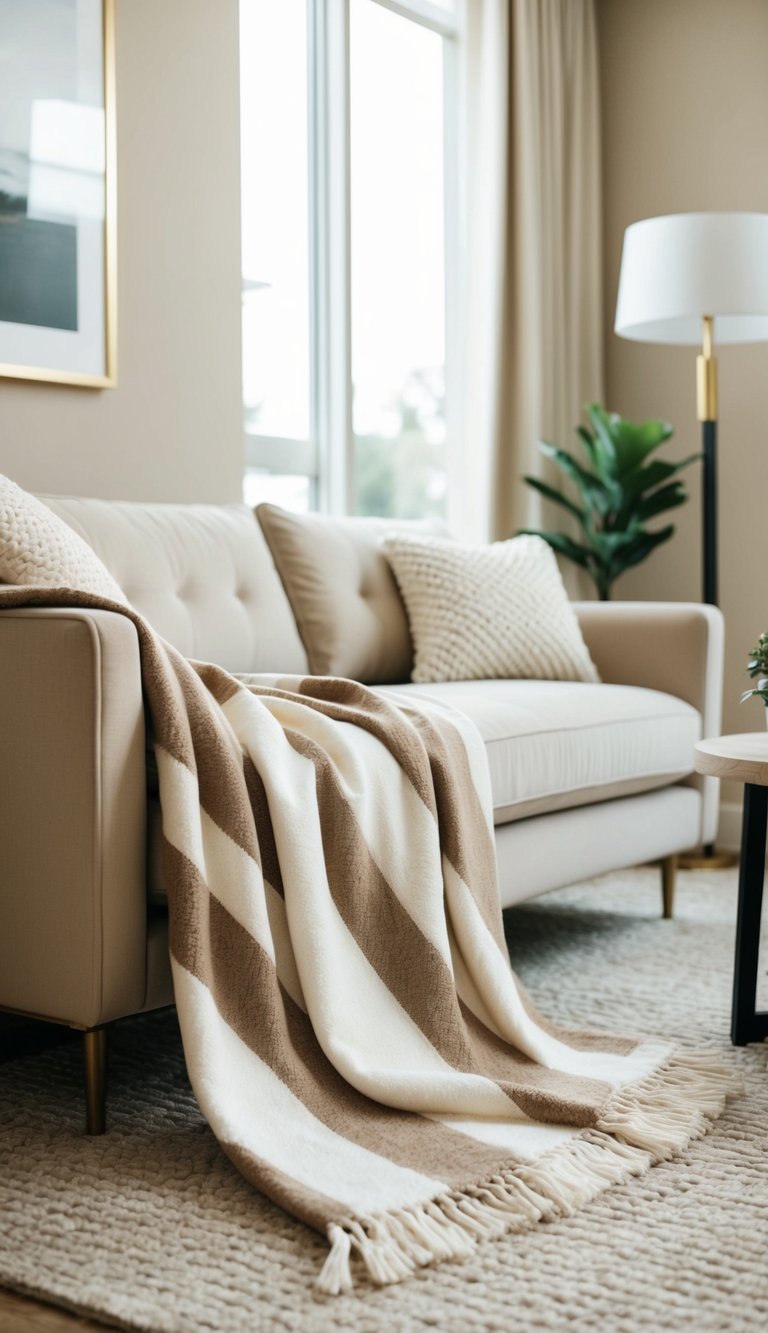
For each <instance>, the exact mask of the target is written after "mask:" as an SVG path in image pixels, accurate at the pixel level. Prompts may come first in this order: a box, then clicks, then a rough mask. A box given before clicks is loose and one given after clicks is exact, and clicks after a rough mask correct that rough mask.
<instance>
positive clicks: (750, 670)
mask: <svg viewBox="0 0 768 1333" xmlns="http://www.w3.org/2000/svg"><path fill="white" fill-rule="evenodd" d="M747 674H748V675H749V676H751V677H752V678H753V679H754V677H755V676H757V685H755V686H754V687H753V688H752V689H751V690H745V691H744V693H743V694H742V696H741V700H740V702H741V703H743V702H744V700H745V699H751V698H752V696H753V695H757V696H758V698H760V699H762V701H763V703H764V704H765V706H766V708H768V630H766V632H765V633H764V634H761V635H760V638H759V639H758V641H757V646H756V647H755V648H753V649H752V651H751V653H750V654H749V661H748V662H747ZM766 721H768V714H767V715H766Z"/></svg>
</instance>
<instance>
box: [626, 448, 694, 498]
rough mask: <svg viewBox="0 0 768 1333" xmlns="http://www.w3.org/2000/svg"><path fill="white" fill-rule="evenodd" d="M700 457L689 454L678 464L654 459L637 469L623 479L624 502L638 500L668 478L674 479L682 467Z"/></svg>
mask: <svg viewBox="0 0 768 1333" xmlns="http://www.w3.org/2000/svg"><path fill="white" fill-rule="evenodd" d="M701 456H702V455H701V454H691V455H690V457H689V458H684V459H683V460H682V461H681V462H680V463H668V462H666V460H665V459H662V458H655V459H654V460H653V462H652V463H648V465H647V466H646V467H643V468H639V469H638V470H637V471H636V472H634V473H632V475H631V476H629V477H625V478H624V480H623V481H622V489H623V491H624V496H625V500H634V499H638V498H639V497H640V496H641V495H644V494H645V492H646V491H651V490H654V489H655V488H656V487H657V486H660V485H661V484H662V483H663V482H665V481H669V479H670V477H674V476H675V474H676V473H678V472H680V471H681V470H682V469H683V468H684V467H688V466H689V465H690V464H691V463H695V462H696V461H697V459H699V458H701Z"/></svg>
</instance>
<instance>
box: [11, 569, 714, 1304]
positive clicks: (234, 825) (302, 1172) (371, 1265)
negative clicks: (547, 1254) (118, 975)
mask: <svg viewBox="0 0 768 1333" xmlns="http://www.w3.org/2000/svg"><path fill="white" fill-rule="evenodd" d="M41 603H49V604H50V603H53V604H58V605H61V604H70V605H72V604H77V605H84V606H102V607H107V608H111V609H113V610H116V611H119V612H120V613H122V614H125V615H129V616H130V617H131V619H133V620H134V622H135V624H136V628H137V631H138V634H139V638H140V644H141V658H142V671H143V683H144V691H145V696H146V701H147V708H148V712H149V715H150V718H151V724H152V728H153V733H154V744H155V749H156V753H157V764H158V772H159V784H160V800H161V805H162V823H163V839H164V856H165V862H164V864H165V874H166V880H167V888H168V903H169V914H170V941H171V961H172V966H173V977H174V985H175V992H176V1001H177V1005H178V1013H179V1020H180V1024H181V1030H182V1036H183V1041H184V1049H185V1054H186V1060H187V1066H188V1069H189V1074H190V1078H191V1081H192V1085H193V1088H194V1091H195V1094H196V1096H197V1099H198V1101H199V1104H200V1107H201V1108H202V1111H203V1113H204V1115H205V1116H206V1117H207V1119H208V1121H209V1123H210V1125H211V1128H212V1129H213V1131H214V1133H215V1134H216V1136H217V1138H218V1140H219V1142H220V1143H221V1146H222V1148H223V1149H224V1151H225V1152H226V1153H227V1154H228V1155H229V1157H230V1158H231V1159H232V1161H233V1162H234V1163H235V1164H236V1166H237V1167H238V1168H239V1170H240V1171H241V1172H242V1173H243V1174H244V1175H245V1176H246V1177H247V1178H248V1180H249V1181H251V1182H252V1183H253V1184H254V1185H255V1186H256V1187H257V1188H258V1189H259V1190H262V1191H263V1192H264V1193H265V1194H267V1195H269V1196H270V1197H271V1198H272V1199H273V1200H275V1201H276V1202H277V1203H278V1204H280V1205H282V1206H283V1207H284V1208H286V1209H287V1210H289V1211H290V1212H291V1213H293V1214H295V1215H296V1216H297V1217H299V1218H301V1219H303V1220H304V1221H305V1222H306V1223H308V1224H309V1225H310V1226H312V1227H315V1228H317V1229H318V1230H319V1231H321V1232H322V1233H324V1234H325V1235H326V1236H327V1238H328V1242H329V1254H328V1258H327V1261H326V1263H325V1266H324V1267H323V1270H322V1272H321V1273H320V1274H319V1277H318V1279H317V1285H318V1288H319V1290H320V1291H322V1292H324V1293H328V1294H335V1293H338V1292H342V1291H346V1290H348V1289H349V1287H350V1285H351V1282H352V1263H351V1260H355V1263H356V1264H357V1266H358V1267H359V1266H360V1264H359V1261H360V1260H361V1261H362V1265H363V1266H364V1268H365V1270H367V1273H368V1275H369V1277H370V1279H371V1280H372V1281H373V1282H375V1283H389V1282H398V1281H400V1280H401V1279H403V1278H406V1277H407V1276H408V1275H409V1274H410V1273H411V1272H413V1270H414V1269H415V1268H416V1267H417V1266H419V1265H423V1264H430V1263H434V1262H436V1261H438V1260H443V1259H450V1258H460V1257H461V1256H464V1255H467V1254H468V1253H469V1252H470V1251H471V1250H472V1249H473V1248H474V1247H475V1246H476V1245H477V1244H479V1243H483V1242H485V1241H487V1240H488V1239H489V1238H492V1237H494V1236H496V1235H499V1234H500V1233H502V1232H505V1231H508V1230H516V1229H520V1228H523V1227H529V1226H531V1225H534V1224H535V1223H537V1222H538V1221H539V1220H541V1219H547V1218H552V1217H554V1216H558V1215H564V1214H569V1213H570V1212H572V1210H574V1209H575V1208H578V1207H580V1206H581V1205H582V1204H584V1203H585V1202H587V1201H588V1200H589V1199H591V1198H592V1197H593V1196H594V1195H595V1194H597V1193H598V1192H599V1191H600V1190H602V1189H604V1188H606V1187H607V1186H609V1185H611V1184H612V1183H614V1182H616V1181H620V1180H622V1179H624V1178H625V1177H627V1176H629V1175H638V1174H641V1173H642V1172H644V1171H646V1170H647V1169H648V1168H649V1167H650V1166H652V1165H653V1163H654V1162H657V1161H658V1160H659V1159H661V1158H666V1157H669V1156H670V1155H671V1154H674V1153H676V1152H678V1151H680V1150H681V1149H682V1148H683V1147H684V1146H685V1145H686V1143H687V1142H688V1141H689V1140H690V1139H691V1138H692V1137H695V1136H697V1135H700V1134H702V1133H704V1131H705V1129H706V1128H707V1125H708V1122H709V1120H710V1119H711V1118H713V1117H715V1116H717V1115H718V1114H719V1112H720V1111H721V1109H722V1106H723V1103H724V1099H725V1097H726V1096H727V1095H728V1093H729V1092H731V1091H732V1080H731V1075H730V1073H729V1072H728V1071H727V1070H726V1069H725V1068H724V1067H722V1066H721V1065H720V1064H719V1063H718V1061H717V1060H716V1059H715V1058H714V1057H713V1056H712V1055H711V1054H709V1055H708V1054H706V1053H703V1054H698V1055H697V1054H690V1053H684V1052H681V1051H679V1050H677V1051H675V1050H674V1049H673V1048H672V1047H671V1046H670V1045H669V1044H668V1043H666V1042H661V1041H656V1040H645V1039H642V1038H638V1037H620V1036H615V1035H613V1034H610V1035H606V1034H602V1035H601V1034H597V1033H584V1032H571V1031H565V1030H561V1029H558V1028H555V1027H553V1026H552V1025H551V1024H550V1023H548V1022H546V1021H545V1019H543V1018H542V1017H541V1015H540V1014H539V1013H538V1012H537V1011H536V1009H535V1008H534V1007H533V1005H532V1004H531V1003H530V1001H529V1000H528V998H527V997H526V995H525V993H524V991H523V990H522V988H521V986H520V984H519V983H518V982H517V980H516V979H515V976H514V974H513V972H512V970H511V968H510V963H509V957H508V953H507V948H506V944H505V940H504V934H503V930H502V919H501V912H500V909H499V902H498V896H497V887H496V877H495V876H496V871H495V859H494V846H493V835H492V827H491V820H490V800H489V782H488V773H487V769H486V761H485V754H484V749H483V745H482V742H481V740H480V737H479V735H478V734H477V733H476V732H475V731H474V729H473V728H472V727H471V725H470V724H469V723H468V722H466V721H465V720H464V719H462V717H461V716H460V715H459V714H456V713H449V712H448V711H446V710H438V709H437V708H436V707H431V706H427V705H426V704H419V706H418V707H414V706H413V705H411V704H407V705H406V704H403V705H402V706H397V705H396V704H395V703H393V702H390V701H386V702H385V701H384V699H383V698H382V697H380V696H377V695H376V694H375V693H372V692H371V691H370V690H367V689H365V688H363V687H362V686H360V685H357V684H354V683H353V682H351V681H347V680H335V679H319V678H310V679H304V678H294V679H290V680H286V679H274V678H266V677H258V678H250V679H236V678H234V677H232V676H230V675H228V674H227V673H226V672H224V671H222V670H220V669H219V668H217V667H214V666H210V665H203V664H200V663H190V662H187V661H186V660H184V659H183V658H182V657H181V656H180V655H179V654H178V653H177V652H176V651H175V650H174V649H173V648H171V647H169V646H168V645H167V644H166V643H164V642H163V641H162V640H161V639H159V638H158V637H157V635H156V634H155V633H154V632H153V631H152V630H151V629H150V628H149V626H148V625H147V624H146V623H145V622H144V621H142V620H141V618H140V617H138V616H137V615H136V614H135V613H133V612H132V611H131V610H130V609H126V608H125V607H123V606H121V607H117V606H116V604H114V603H110V602H109V601H106V600H105V599H103V598H100V597H95V596H89V595H85V594H76V593H72V592H70V591H67V590H51V589H48V588H46V589H29V588H7V589H3V590H2V591H0V609H2V606H8V605H19V604H26V605H33V604H41Z"/></svg>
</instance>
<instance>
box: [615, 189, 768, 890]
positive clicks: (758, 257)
mask: <svg viewBox="0 0 768 1333" xmlns="http://www.w3.org/2000/svg"><path fill="white" fill-rule="evenodd" d="M615 331H616V333H618V334H619V335H620V337H622V338H633V339H635V340H636V341H638V342H650V343H679V344H687V345H693V346H699V345H700V346H701V355H700V356H698V357H697V362H696V386H697V410H698V418H699V421H700V422H701V443H702V454H703V474H702V576H703V577H702V585H703V588H702V592H703V596H702V600H703V601H704V602H710V603H712V604H713V605H715V606H716V605H717V604H718V586H717V585H718V558H717V360H716V358H715V355H714V347H715V344H722V343H749V342H762V341H764V340H766V339H768V215H766V214H764V213H676V214H672V215H671V216H669V217H658V218H646V219H645V220H644V221H642V222H635V223H633V224H632V226H631V227H627V230H626V232H625V234H624V249H623V252H622V257H621V273H620V277H619V295H618V301H617V304H616V323H615ZM704 850H705V858H704V859H703V864H706V865H709V866H714V865H715V864H716V862H718V863H721V862H722V861H723V860H727V858H715V856H714V849H713V848H711V847H707V848H705V849H704ZM687 863H688V864H689V865H690V864H694V863H695V858H689V859H688V861H687ZM698 863H699V864H701V863H702V862H701V861H699V862H698Z"/></svg>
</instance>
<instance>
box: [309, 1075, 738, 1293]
mask: <svg viewBox="0 0 768 1333" xmlns="http://www.w3.org/2000/svg"><path fill="white" fill-rule="evenodd" d="M739 1091H741V1085H740V1082H739V1080H738V1078H737V1077H735V1076H734V1073H733V1072H732V1071H731V1070H729V1069H727V1068H724V1066H723V1064H722V1061H721V1060H719V1059H718V1058H717V1055H716V1053H715V1052H712V1053H711V1054H710V1053H695V1052H694V1053H691V1052H685V1051H679V1052H677V1053H676V1054H675V1056H674V1058H673V1060H672V1061H671V1062H670V1063H669V1064H667V1065H665V1066H663V1067H662V1068H660V1069H658V1070H656V1071H655V1072H654V1073H652V1074H650V1075H649V1076H648V1077H647V1078H645V1079H643V1080H642V1081H641V1082H639V1083H635V1084H632V1085H630V1086H628V1087H624V1088H620V1089H618V1090H617V1091H616V1092H615V1093H613V1094H612V1096H611V1098H610V1100H609V1101H608V1102H607V1103H606V1106H605V1107H604V1108H603V1111H602V1113H601V1115H600V1117H599V1119H598V1122H597V1124H596V1126H595V1127H594V1128H590V1129H586V1130H583V1131H581V1132H580V1133H579V1134H577V1135H576V1136H575V1137H574V1138H572V1139H570V1140H569V1141H568V1142H566V1143H563V1144H560V1145H559V1146H558V1147H557V1148H554V1149H552V1150H551V1151H550V1152H547V1153H544V1154H543V1155H542V1156H541V1157H540V1158H539V1159H537V1160H536V1161H532V1162H526V1163H525V1164H523V1165H516V1166H514V1167H510V1168H509V1169H502V1170H500V1171H499V1173H498V1174H497V1175H495V1176H492V1177H490V1179H488V1180H486V1181H483V1182H482V1183H481V1184H478V1185H469V1186H467V1187H466V1188H465V1189H463V1190H461V1191H456V1190H452V1191H450V1192H446V1193H445V1194H441V1195H439V1196H438V1197H437V1198H435V1199H431V1200H429V1201H428V1202H425V1203H420V1204H409V1205H406V1206H404V1207H402V1208H398V1209H394V1210H392V1211H390V1212H387V1213H383V1214H378V1215H376V1216H371V1217H358V1218H348V1219H344V1220H343V1221H341V1222H338V1223H336V1222H333V1223H331V1224H330V1225H329V1227H328V1231H327V1235H328V1240H329V1242H330V1245H331V1249H330V1253H329V1255H328V1258H327V1259H326V1261H325V1264H324V1266H323V1269H322V1272H321V1273H320V1274H319V1276H318V1278H317V1281H316V1283H315V1290H316V1291H317V1292H318V1293H321V1294H323V1295H327V1296H338V1295H339V1294H341V1293H342V1292H347V1291H350V1290H351V1289H352V1285H353V1282H352V1270H351V1263H350V1260H351V1257H352V1254H353V1253H355V1254H357V1255H358V1256H359V1258H360V1259H362V1261H363V1263H364V1265H365V1268H366V1270H367V1272H368V1276H369V1277H370V1279H371V1281H372V1282H374V1283H375V1284H376V1285H377V1286H385V1285H387V1284H388V1283H393V1282H401V1281H402V1280H403V1278H406V1277H408V1276H409V1275H410V1274H411V1273H413V1272H414V1271H415V1269H416V1268H420V1267H423V1266H425V1265H427V1264H433V1263H437V1262H439V1261H441V1260H443V1259H463V1258H466V1257H467V1256H468V1255H470V1254H471V1253H472V1252H473V1250H474V1249H475V1246H476V1243H477V1241H479V1240H487V1239H490V1238H491V1237H494V1236H501V1235H503V1234H504V1233H505V1232H509V1231H522V1230H526V1229H528V1228H529V1227H532V1226H533V1225H535V1223H537V1222H541V1221H549V1220H551V1219H553V1218H555V1217H568V1216H570V1214H571V1213H573V1212H575V1211H576V1209H578V1208H581V1207H583V1206H584V1204H586V1203H588V1202H589V1201H590V1199H593V1198H594V1197H595V1195H597V1194H599V1193H600V1192H601V1191H602V1190H604V1189H606V1188H607V1187H608V1186H609V1185H613V1184H617V1183H618V1182H619V1181H621V1180H625V1179H626V1178H627V1177H628V1176H639V1175H643V1174H644V1173H645V1172H646V1171H647V1170H648V1169H649V1167H651V1166H653V1165H654V1163H655V1162H659V1161H662V1160H664V1159H666V1158H668V1157H671V1156H672V1155H673V1154H675V1153H679V1152H681V1151H682V1150H683V1149H684V1148H685V1147H686V1145H687V1144H688V1143H689V1142H690V1141H691V1140H692V1139H695V1138H699V1137H701V1135H702V1134H704V1133H705V1132H706V1130H707V1128H708V1127H709V1123H710V1122H711V1121H712V1120H714V1119H716V1118H717V1116H719V1115H720V1113H721V1112H722V1110H723V1106H724V1105H725V1101H726V1098H727V1097H730V1096H735V1095H737V1094H738V1092H739Z"/></svg>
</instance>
